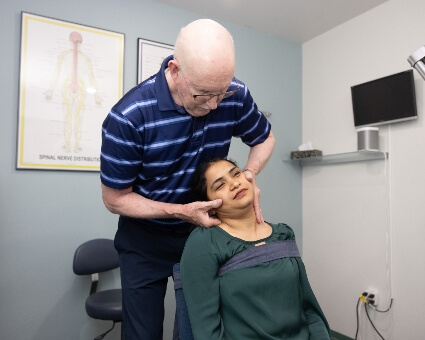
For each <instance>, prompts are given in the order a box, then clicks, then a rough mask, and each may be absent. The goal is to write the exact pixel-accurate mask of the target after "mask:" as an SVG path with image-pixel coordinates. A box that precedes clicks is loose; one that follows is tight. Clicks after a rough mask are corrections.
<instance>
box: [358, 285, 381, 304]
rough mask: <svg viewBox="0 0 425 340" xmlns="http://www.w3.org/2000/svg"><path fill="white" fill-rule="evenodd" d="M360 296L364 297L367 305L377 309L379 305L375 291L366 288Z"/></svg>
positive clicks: (376, 291) (377, 293)
mask: <svg viewBox="0 0 425 340" xmlns="http://www.w3.org/2000/svg"><path fill="white" fill-rule="evenodd" d="M362 295H363V296H364V298H365V299H366V301H367V303H368V304H369V305H372V306H374V307H377V306H378V305H379V292H378V290H377V289H375V288H368V289H366V290H365V291H364V292H363V294H362Z"/></svg>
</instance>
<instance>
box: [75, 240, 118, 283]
mask: <svg viewBox="0 0 425 340" xmlns="http://www.w3.org/2000/svg"><path fill="white" fill-rule="evenodd" d="M118 267H119V257H118V252H117V251H116V249H115V247H114V241H113V240H110V239H103V238H102V239H94V240H90V241H87V242H85V243H83V244H81V245H80V246H79V247H78V248H77V249H76V251H75V254H74V261H73V270H74V273H75V274H77V275H91V274H95V273H102V272H105V271H108V270H112V269H115V268H118Z"/></svg>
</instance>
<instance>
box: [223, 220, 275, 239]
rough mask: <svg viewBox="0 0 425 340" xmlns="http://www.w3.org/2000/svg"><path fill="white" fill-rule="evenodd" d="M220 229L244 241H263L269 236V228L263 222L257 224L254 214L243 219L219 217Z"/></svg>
mask: <svg viewBox="0 0 425 340" xmlns="http://www.w3.org/2000/svg"><path fill="white" fill-rule="evenodd" d="M219 218H220V220H221V222H222V223H221V224H220V225H219V227H220V228H222V229H223V230H225V231H226V232H227V233H229V234H230V235H232V236H234V237H237V238H240V239H242V240H244V241H257V240H261V239H264V238H266V237H268V236H270V234H271V227H270V226H269V225H268V224H267V223H265V222H263V223H258V222H257V220H256V218H255V214H253V215H252V216H248V217H244V218H230V217H219Z"/></svg>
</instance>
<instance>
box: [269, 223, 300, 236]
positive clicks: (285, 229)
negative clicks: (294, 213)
mask: <svg viewBox="0 0 425 340" xmlns="http://www.w3.org/2000/svg"><path fill="white" fill-rule="evenodd" d="M267 223H268V224H270V226H271V227H272V229H273V234H276V235H279V238H280V239H282V240H295V233H294V230H293V229H292V228H291V227H290V226H289V225H287V224H286V223H282V222H281V223H270V222H267Z"/></svg>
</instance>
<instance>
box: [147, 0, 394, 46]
mask: <svg viewBox="0 0 425 340" xmlns="http://www.w3.org/2000/svg"><path fill="white" fill-rule="evenodd" d="M155 1H157V2H161V3H164V4H167V5H169V6H173V7H176V8H180V9H184V10H188V11H191V12H195V13H199V14H200V15H201V16H202V17H204V18H210V19H214V20H216V21H227V22H231V23H235V24H238V25H241V26H245V27H249V28H252V29H254V30H257V31H260V32H264V33H267V34H270V35H275V36H278V37H281V38H283V39H286V40H290V41H294V42H298V43H303V42H306V41H308V40H310V39H312V38H315V37H317V36H319V35H320V34H322V33H324V32H326V31H328V30H330V29H332V28H334V27H336V26H338V25H340V24H342V23H344V22H346V21H348V20H350V19H352V18H354V17H356V16H358V15H360V14H362V13H365V12H367V11H368V10H370V9H372V8H374V7H376V6H378V5H380V4H382V3H384V2H386V1H388V0H215V1H214V0H209V1H206V0H155Z"/></svg>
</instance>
